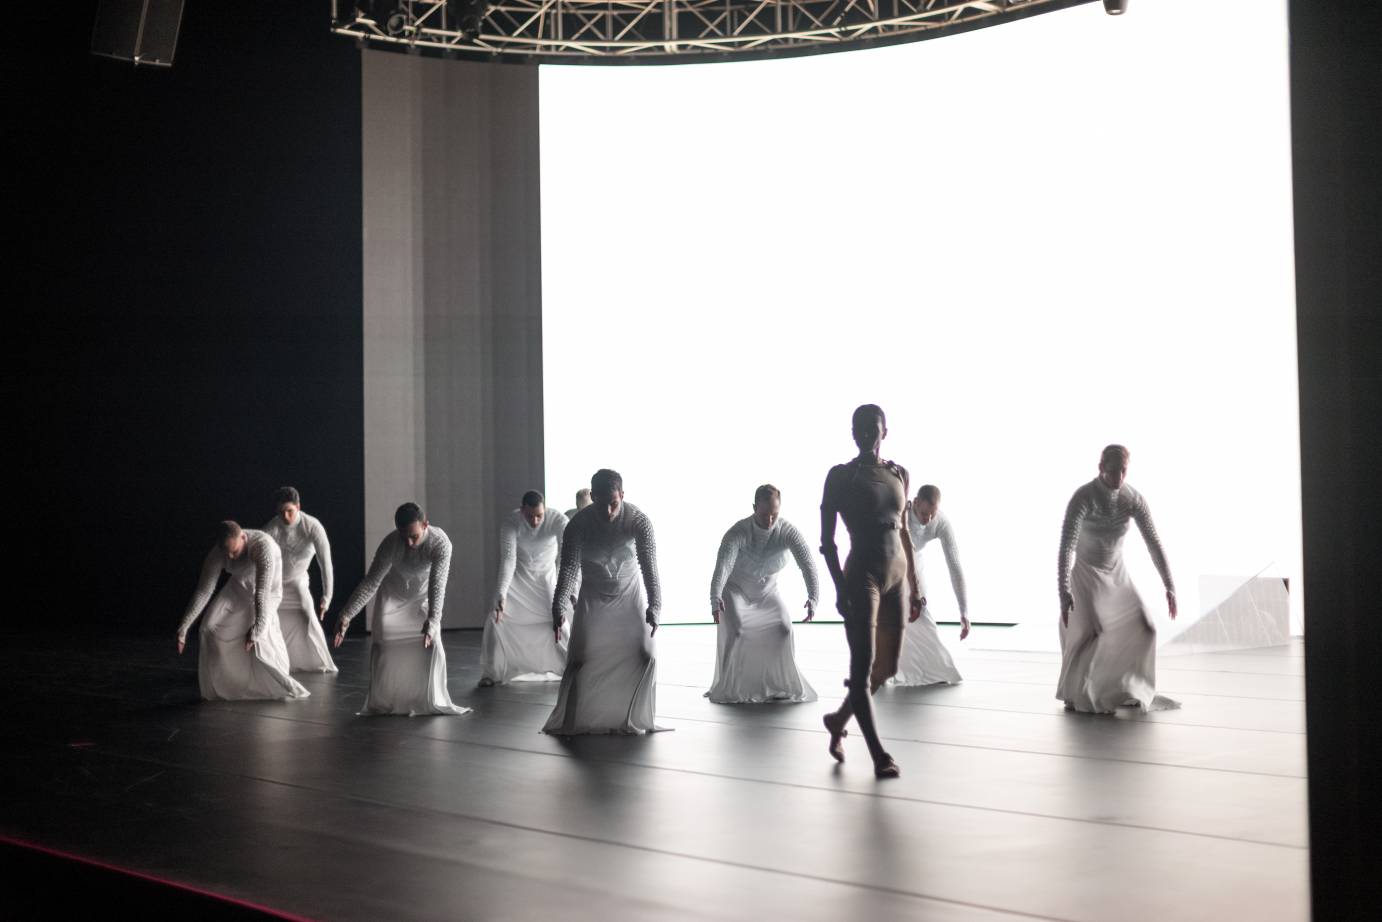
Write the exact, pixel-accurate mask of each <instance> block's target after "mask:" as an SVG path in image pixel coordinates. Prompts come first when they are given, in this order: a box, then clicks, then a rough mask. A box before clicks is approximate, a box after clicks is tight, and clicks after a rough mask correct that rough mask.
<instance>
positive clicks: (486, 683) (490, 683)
mask: <svg viewBox="0 0 1382 922" xmlns="http://www.w3.org/2000/svg"><path fill="white" fill-rule="evenodd" d="M480 687H481V688H493V687H494V680H493V679H491V678H490V677H489V676H485V677H484V678H482V679H481V680H480Z"/></svg>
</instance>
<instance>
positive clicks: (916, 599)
mask: <svg viewBox="0 0 1382 922" xmlns="http://www.w3.org/2000/svg"><path fill="white" fill-rule="evenodd" d="M925 607H926V600H925V599H923V598H922V597H921V596H919V595H914V596H912V602H911V611H909V612H908V613H907V620H908V621H909V622H910V621H915V620H917V619H918V618H920V617H921V610H922V609H923V608H925Z"/></svg>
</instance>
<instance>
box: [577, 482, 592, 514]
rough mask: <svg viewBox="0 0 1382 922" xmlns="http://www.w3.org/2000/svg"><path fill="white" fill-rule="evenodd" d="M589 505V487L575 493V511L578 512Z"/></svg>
mask: <svg viewBox="0 0 1382 922" xmlns="http://www.w3.org/2000/svg"><path fill="white" fill-rule="evenodd" d="M589 505H590V487H581V488H580V489H579V490H577V491H576V511H577V512H580V511H581V510H582V509H584V508H585V507H586V506H589Z"/></svg>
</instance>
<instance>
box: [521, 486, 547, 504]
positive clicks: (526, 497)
mask: <svg viewBox="0 0 1382 922" xmlns="http://www.w3.org/2000/svg"><path fill="white" fill-rule="evenodd" d="M523 505H525V506H527V507H528V508H529V509H532V508H535V507H537V506H545V505H546V501H545V500H544V499H543V498H542V494H541V493H539V492H538V491H536V490H529V491H528V492H527V493H524V494H523Z"/></svg>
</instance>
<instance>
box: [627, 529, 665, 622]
mask: <svg viewBox="0 0 1382 922" xmlns="http://www.w3.org/2000/svg"><path fill="white" fill-rule="evenodd" d="M633 528H634V532H633V549H634V553H635V554H637V555H638V569H640V570H642V571H643V587H644V589H646V590H647V592H648V612H647V614H646V615H645V620H646V621H647V622H648V626H649V627H650V628H652V629H653V633H654V634H656V633H657V621H658V617H659V616H660V615H661V614H662V581H661V580H660V579H658V575H657V539H655V538H654V537H653V522H652V519H650V518H648V517H647V516H646V515H644V514H643V513H641V512H640V513H639V514H638V518H637V519H636V520H635V521H634V523H633Z"/></svg>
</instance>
